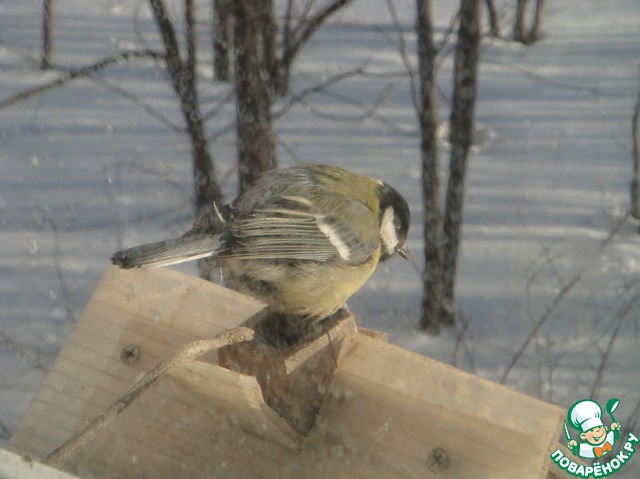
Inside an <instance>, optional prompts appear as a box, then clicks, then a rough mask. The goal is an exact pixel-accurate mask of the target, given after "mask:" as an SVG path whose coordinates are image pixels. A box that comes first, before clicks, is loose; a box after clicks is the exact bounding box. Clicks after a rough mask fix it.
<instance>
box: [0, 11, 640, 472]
mask: <svg viewBox="0 0 640 479" xmlns="http://www.w3.org/2000/svg"><path fill="white" fill-rule="evenodd" d="M200 3H201V7H202V9H203V10H204V9H205V8H206V6H208V5H209V3H210V2H208V1H207V2H205V1H202V2H200ZM396 3H397V5H396V8H397V10H398V16H399V19H400V23H401V27H402V32H403V34H404V40H405V41H406V43H407V48H408V50H409V52H413V49H414V41H415V37H414V34H413V15H412V8H413V2H399V1H397V2H396ZM454 3H456V2H447V1H445V0H440V1H436V2H435V6H434V14H435V17H436V24H437V25H436V26H437V34H438V36H439V38H441V36H442V35H443V33H444V32H445V31H446V29H447V27H448V25H449V23H450V19H451V15H452V9H453V4H454ZM498 3H499V5H500V8H499V9H500V11H501V12H502V14H503V15H504V17H503V22H502V25H503V28H504V29H505V30H508V28H509V24H510V19H511V18H512V9H513V5H512V4H514V3H515V2H512V1H504V2H498ZM547 4H548V5H547V9H546V12H545V17H544V24H543V25H544V28H543V31H544V35H545V37H544V39H543V40H542V41H541V42H539V43H537V44H535V45H534V46H531V47H525V46H522V45H520V44H516V43H513V42H510V41H508V40H491V39H489V38H487V39H485V41H484V46H483V59H482V65H481V73H480V86H479V99H478V104H477V109H476V112H477V121H478V123H479V130H480V134H479V136H480V138H479V139H478V145H477V147H476V148H475V149H474V151H473V154H472V157H471V162H470V168H469V176H468V190H467V198H466V201H467V203H466V211H465V220H464V237H463V245H462V251H461V256H460V267H459V273H458V276H459V279H458V288H457V306H458V308H459V311H460V313H461V315H462V317H463V319H464V320H465V321H468V327H467V328H466V329H465V332H464V334H463V335H462V336H461V339H460V340H458V339H456V338H457V335H458V331H459V330H460V329H462V327H460V328H458V330H455V331H446V332H444V334H443V335H442V336H440V337H438V338H430V337H428V336H425V335H423V334H421V333H420V332H418V331H417V328H416V325H417V320H418V317H419V311H418V308H419V304H420V294H421V293H420V275H419V273H418V272H416V270H415V269H414V268H413V267H412V266H411V265H410V264H408V263H405V262H403V261H402V260H400V259H394V260H393V261H390V262H388V263H386V264H384V265H382V266H381V267H380V268H379V271H378V272H377V273H376V274H375V275H374V277H373V278H372V279H371V280H370V282H369V283H368V284H367V285H366V286H365V288H363V290H362V291H361V292H360V293H358V295H357V296H356V297H354V298H353V299H352V301H351V302H350V305H351V307H352V309H353V310H354V312H355V314H356V317H357V318H358V321H359V322H360V323H361V324H363V325H365V326H368V327H372V328H376V329H381V330H386V331H388V332H389V335H390V338H391V340H392V341H393V342H395V343H397V344H400V345H402V346H404V347H407V348H409V349H411V350H414V351H417V352H420V353H422V354H425V355H428V356H432V357H435V358H437V359H440V360H443V361H446V362H454V363H456V364H457V365H458V366H460V367H463V368H465V369H469V370H473V371H475V372H476V373H478V374H480V375H482V376H484V377H488V378H491V379H494V380H501V378H502V377H503V375H504V373H505V371H506V368H507V366H508V364H509V363H510V362H511V360H512V358H514V355H515V354H516V352H517V351H518V350H519V349H520V347H521V346H522V345H523V343H524V341H525V340H526V339H527V337H528V335H529V334H530V333H531V331H532V330H533V328H534V326H535V324H536V323H538V322H539V321H540V320H541V318H546V320H544V324H543V325H542V327H541V328H540V330H539V331H538V332H537V334H535V335H533V336H532V340H531V342H530V344H529V345H528V347H527V348H526V350H525V352H524V354H523V355H522V357H521V359H520V360H519V361H517V362H516V363H515V365H514V367H513V368H512V369H511V371H510V373H509V374H508V376H507V377H506V383H507V384H509V385H510V386H512V387H515V388H517V389H520V390H522V391H524V392H526V393H528V394H532V395H535V396H537V397H541V398H544V399H546V400H551V401H554V402H557V403H559V404H564V405H569V404H571V403H572V402H574V401H576V400H578V399H582V398H584V397H590V396H594V397H595V398H596V399H598V400H601V401H602V402H604V401H606V400H607V399H609V398H610V397H614V396H615V397H619V398H620V399H621V400H622V402H621V405H620V413H619V417H620V418H623V417H624V418H627V417H629V416H630V415H632V413H633V412H634V409H635V408H636V405H637V404H638V402H639V401H640V377H639V375H638V368H639V366H640V344H639V342H640V340H639V337H640V336H639V334H638V332H637V328H638V319H639V318H640V307H639V306H638V305H637V301H638V300H639V299H638V298H639V297H640V294H639V289H638V284H637V283H638V279H637V278H638V273H639V272H640V253H639V252H638V251H639V250H638V247H639V246H640V237H639V236H638V235H637V230H638V225H637V224H635V223H633V222H632V221H626V222H623V220H624V215H625V210H626V207H627V198H628V184H629V181H630V178H631V176H630V175H631V150H632V146H631V145H632V143H631V133H630V131H631V114H632V110H633V103H634V101H635V97H636V95H637V91H638V87H639V81H638V80H639V78H640V74H639V68H638V67H639V66H640V55H639V53H640V49H639V47H638V45H640V3H639V2H637V0H615V1H614V0H607V1H602V0H564V1H562V2H547ZM55 5H56V19H55V22H56V23H55V41H56V46H55V56H54V61H55V64H56V65H60V66H62V67H65V68H72V67H79V66H83V65H86V64H89V63H92V62H94V61H96V60H97V59H100V58H102V57H104V56H108V55H110V54H112V53H114V52H116V51H123V50H128V49H134V48H140V47H141V43H140V37H138V36H136V28H137V29H138V30H139V31H140V32H143V35H144V39H145V40H146V41H147V42H148V43H150V44H151V45H157V44H158V38H157V35H156V31H155V26H154V24H153V22H152V20H151V18H150V16H149V13H148V11H147V8H146V2H139V3H138V2H136V1H135V0H104V1H101V2H95V3H87V2H82V1H79V0H60V1H59V2H56V4H55ZM40 16H41V1H40V0H22V1H20V2H17V1H3V2H1V3H0V102H1V101H3V100H5V99H8V98H10V97H11V96H13V95H15V94H16V93H18V92H20V91H23V90H25V89H27V88H29V87H32V86H35V85H40V84H42V83H44V82H46V81H50V80H52V79H54V78H56V76H57V74H56V73H51V72H50V73H46V74H43V73H41V72H40V71H39V69H38V60H37V58H38V51H39V44H40V21H41V20H40ZM134 16H137V18H138V25H137V27H136V25H135V23H134V21H133V18H134ZM206 21H207V19H206V18H205V19H203V28H202V39H201V49H202V55H201V59H202V61H203V66H202V68H201V74H202V78H201V82H200V87H201V97H202V98H203V99H204V100H205V101H206V102H207V106H206V107H205V111H210V110H212V109H213V108H214V107H216V105H218V103H219V102H220V101H221V100H222V99H223V98H225V96H226V94H227V92H228V90H227V87H226V86H219V85H215V84H213V83H212V82H211V79H210V77H211V72H210V68H209V64H208V61H209V56H208V55H209V53H208V45H209V43H208V42H209V40H208V38H207V37H206V29H205V28H204V23H205V22H206ZM360 66H362V67H363V69H364V71H365V72H366V74H365V75H355V76H353V77H351V78H349V79H348V80H345V81H343V82H341V83H339V84H336V85H333V86H331V88H330V91H329V92H325V93H316V94H313V95H310V96H307V97H305V104H297V105H294V106H293V107H292V108H291V109H290V110H289V111H288V112H287V113H286V114H285V115H283V116H281V117H279V119H278V120H277V124H276V126H277V134H278V140H279V155H280V163H281V164H282V165H287V164H292V163H294V162H296V161H300V160H303V161H307V162H322V163H330V164H337V165H343V166H346V167H349V168H351V169H354V170H356V171H360V172H365V173H367V174H370V175H372V176H377V177H379V178H383V179H384V180H385V181H388V182H389V183H391V184H393V185H395V186H397V187H398V189H400V190H401V191H402V192H403V193H404V194H405V195H406V196H407V198H408V199H409V201H410V203H411V206H412V210H413V214H414V218H415V219H414V223H413V230H412V232H411V237H410V247H411V248H412V250H413V252H414V256H416V257H417V259H418V262H420V256H421V255H420V253H419V252H420V250H421V245H420V238H421V227H420V222H421V211H420V205H421V201H420V189H419V177H420V165H419V153H418V135H417V131H416V122H415V112H414V110H413V107H412V104H411V99H410V91H409V84H408V81H407V79H406V75H405V74H404V73H403V70H404V65H403V63H402V59H401V57H400V55H399V54H398V35H397V32H396V31H395V29H394V27H393V24H392V21H391V19H390V17H389V13H388V10H387V8H386V4H385V2H384V1H383V0H376V1H373V0H368V1H363V0H360V1H356V2H355V4H354V5H353V6H352V7H351V8H349V9H347V10H345V11H344V12H343V13H341V14H340V15H338V16H337V17H335V18H334V20H333V21H332V22H331V23H330V24H328V25H326V26H325V27H324V28H323V29H321V30H320V31H319V32H318V34H317V35H316V37H314V39H313V41H312V42H311V43H310V44H309V45H308V48H307V49H306V50H305V51H304V52H303V54H302V56H301V57H300V59H299V61H298V62H297V64H296V66H295V69H294V77H293V90H294V91H296V92H298V93H299V92H302V91H304V90H305V89H307V88H310V87H313V86H314V85H317V84H318V83H320V82H322V81H325V80H327V79H329V78H331V77H332V76H333V75H336V74H338V73H341V72H345V71H349V70H353V69H355V68H358V67H360ZM450 70H451V57H450V56H449V57H447V58H445V59H444V61H443V65H442V68H441V70H440V78H439V80H440V88H441V90H442V92H443V94H444V95H445V96H447V95H449V93H450V84H451V76H450ZM383 93H384V94H383ZM381 94H383V95H382V96H381ZM132 96H135V97H137V98H138V99H139V101H137V102H136V101H133V100H132V99H131V98H132ZM379 98H380V99H381V101H380V102H379V103H378V102H377V99H379ZM141 102H143V103H144V105H145V106H146V107H147V109H146V110H145V109H144V108H142V107H141ZM285 103H286V102H283V103H281V104H280V105H279V106H278V108H276V110H278V109H279V108H282V107H284V106H286V105H285ZM440 104H441V108H442V113H441V116H442V118H443V119H445V120H446V117H447V112H446V110H447V103H446V101H445V100H444V99H442V100H441V102H440ZM149 108H151V109H153V110H154V111H155V112H157V113H158V114H160V115H162V116H163V117H164V118H166V119H167V120H168V121H169V122H172V123H173V124H175V125H177V126H178V127H180V126H181V125H182V122H181V118H180V114H179V111H178V109H177V103H176V100H175V97H174V95H173V92H172V90H171V88H170V86H169V84H168V82H167V81H166V75H165V73H164V71H162V69H159V68H158V67H157V66H156V65H154V64H153V63H152V62H150V61H147V60H143V61H132V62H129V63H124V64H119V65H116V66H113V67H111V68H109V69H108V70H106V71H104V72H103V73H101V74H99V75H96V76H94V77H92V78H91V79H84V80H78V81H75V82H73V83H71V84H68V85H66V86H65V87H63V88H58V89H55V90H52V91H50V92H48V93H45V94H43V95H39V96H35V97H32V98H31V99H29V100H27V101H24V102H21V103H18V104H16V105H13V106H10V107H8V108H4V109H2V110H0V271H2V275H1V276H0V311H1V313H0V445H2V443H3V442H5V443H6V441H7V439H8V437H10V435H11V432H12V431H13V430H14V429H15V427H16V425H17V423H18V421H19V419H20V417H21V416H22V414H23V413H24V411H25V410H26V407H27V405H28V403H29V401H30V399H31V398H32V397H33V395H34V394H35V392H36V390H37V388H38V385H39V383H40V381H41V380H42V378H43V376H44V374H45V372H46V370H47V368H48V366H49V365H50V364H51V362H52V361H53V359H54V358H55V355H56V353H57V351H58V349H59V348H60V346H61V345H62V343H63V342H64V340H65V338H66V337H67V335H68V334H69V332H70V331H71V328H72V326H73V321H74V320H75V319H76V318H77V317H78V316H79V315H80V314H81V312H82V309H83V307H84V304H85V303H86V301H87V300H88V298H89V297H90V295H91V292H92V291H93V289H94V287H95V285H96V283H97V281H98V280H99V278H100V276H101V274H102V272H103V271H104V269H105V267H106V266H107V263H108V258H109V256H110V254H111V253H112V252H113V251H115V250H116V249H118V248H120V247H123V246H129V245H133V244H137V243H140V242H144V241H151V240H156V239H160V238H165V237H168V236H171V235H175V234H179V233H181V232H183V231H184V230H185V229H186V228H187V227H188V225H189V224H190V221H191V220H192V209H193V208H192V206H191V196H190V195H191V185H192V179H191V177H190V164H189V161H190V155H189V145H188V143H187V139H186V137H185V136H184V135H183V134H181V133H180V132H178V131H176V130H172V129H169V128H168V127H167V125H166V124H163V123H162V122H160V121H158V120H157V119H156V118H155V117H154V116H152V115H150V114H149V113H148V111H147V110H148V109H149ZM233 117H234V112H233V105H232V104H226V105H224V106H223V107H222V108H221V111H220V113H218V115H217V116H215V117H214V118H212V119H211V120H210V122H209V131H210V134H211V136H212V137H215V141H213V142H212V152H213V155H214V157H215V159H216V161H217V164H218V166H219V168H220V171H221V176H222V177H223V178H224V180H225V191H226V192H227V193H228V195H229V197H231V196H232V194H233V192H234V191H235V178H234V177H233V175H232V172H233V163H234V150H233V146H234V135H233V130H232V129H230V128H229V126H230V125H231V123H232V121H233ZM443 160H446V150H445V149H444V148H443ZM445 168H446V161H444V162H443V169H445ZM614 230H615V231H614ZM612 231H614V232H615V234H613V235H612V236H611V237H610V239H609V240H607V238H609V236H610V233H611V232H612ZM605 240H607V241H606V243H604V242H605ZM418 266H419V267H421V265H420V264H419V265H418ZM188 271H195V270H194V269H188ZM567 285H569V286H567ZM559 295H561V301H556V303H557V305H555V306H553V305H554V300H556V298H558V297H559ZM612 337H613V338H614V341H613V342H611V338H612ZM605 356H606V357H607V361H606V363H604V367H601V365H602V358H603V357H605ZM600 369H602V372H600V373H599V370H600ZM598 377H599V379H597V378H598ZM622 421H623V426H624V425H625V424H624V420H622ZM636 432H637V430H636ZM635 467H636V470H635V472H634V471H626V472H627V473H628V474H635V475H637V471H638V470H640V461H639V462H638V464H637V465H636V466H635ZM635 475H629V477H635ZM620 477H622V476H620Z"/></svg>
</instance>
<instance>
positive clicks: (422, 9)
mask: <svg viewBox="0 0 640 479" xmlns="http://www.w3.org/2000/svg"><path fill="white" fill-rule="evenodd" d="M416 7H417V22H416V31H417V36H418V74H419V79H420V98H419V100H420V103H419V105H418V118H419V121H420V131H421V134H422V138H421V141H420V154H421V158H422V205H423V210H424V229H423V238H424V260H425V267H424V272H423V278H422V279H423V290H422V311H421V318H420V327H421V328H422V329H423V330H425V331H427V332H428V333H430V334H437V333H438V331H439V315H440V306H441V304H442V280H443V255H442V205H441V201H440V176H439V173H438V112H437V104H436V70H435V57H436V50H435V47H434V45H433V23H432V17H431V1H430V0H416Z"/></svg>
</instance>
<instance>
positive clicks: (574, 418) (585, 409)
mask: <svg viewBox="0 0 640 479" xmlns="http://www.w3.org/2000/svg"><path fill="white" fill-rule="evenodd" d="M567 420H568V421H569V423H570V424H571V426H573V428H574V429H576V430H577V431H582V432H587V431H588V430H589V429H593V428H594V427H598V426H604V424H603V423H602V408H601V407H600V405H599V404H598V403H597V402H595V401H591V400H590V399H585V400H583V401H578V402H577V403H575V404H574V405H573V406H571V409H569V413H568V414H567Z"/></svg>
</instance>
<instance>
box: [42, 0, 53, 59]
mask: <svg viewBox="0 0 640 479" xmlns="http://www.w3.org/2000/svg"><path fill="white" fill-rule="evenodd" d="M42 16H43V20H42V62H41V63H40V68H41V69H42V70H47V69H48V68H50V67H51V52H52V50H53V0H44V3H43V8H42Z"/></svg>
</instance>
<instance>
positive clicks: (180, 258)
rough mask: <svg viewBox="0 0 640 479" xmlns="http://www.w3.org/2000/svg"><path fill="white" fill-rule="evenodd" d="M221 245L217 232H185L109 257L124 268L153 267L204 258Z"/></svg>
mask: <svg viewBox="0 0 640 479" xmlns="http://www.w3.org/2000/svg"><path fill="white" fill-rule="evenodd" d="M221 246H222V244H221V240H220V235H219V234H211V233H209V234H206V233H187V234H186V235H184V236H182V237H180V238H176V239H171V240H167V241H158V242H157V243H148V244H143V245H140V246H135V247H133V248H129V249H124V250H122V251H118V252H117V253H114V255H113V256H112V257H111V262H112V263H113V264H115V265H116V266H119V267H121V268H124V269H129V268H140V267H145V268H155V267H158V266H167V265H170V264H177V263H184V262H185V261H190V260H194V259H199V258H205V257H207V256H209V255H211V254H213V253H214V252H217V251H218V250H220V248H221Z"/></svg>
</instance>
